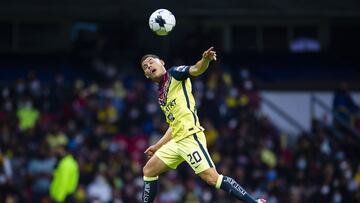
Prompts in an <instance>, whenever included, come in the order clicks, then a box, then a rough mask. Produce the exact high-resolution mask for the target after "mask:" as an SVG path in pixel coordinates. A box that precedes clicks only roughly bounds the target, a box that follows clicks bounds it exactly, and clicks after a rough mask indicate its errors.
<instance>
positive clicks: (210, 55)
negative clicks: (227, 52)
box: [202, 47, 216, 61]
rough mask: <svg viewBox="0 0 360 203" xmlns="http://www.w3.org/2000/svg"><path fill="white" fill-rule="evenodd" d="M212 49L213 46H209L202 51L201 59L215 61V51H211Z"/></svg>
mask: <svg viewBox="0 0 360 203" xmlns="http://www.w3.org/2000/svg"><path fill="white" fill-rule="evenodd" d="M213 50H214V47H210V48H209V49H208V50H206V51H204V53H203V55H202V57H203V59H205V60H208V61H212V60H214V61H216V51H213Z"/></svg>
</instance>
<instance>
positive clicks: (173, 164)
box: [155, 140, 184, 169]
mask: <svg viewBox="0 0 360 203" xmlns="http://www.w3.org/2000/svg"><path fill="white" fill-rule="evenodd" d="M155 156H156V157H157V158H158V159H160V160H161V161H162V162H163V163H164V164H165V165H166V166H167V167H168V168H169V169H176V168H177V166H178V165H179V164H180V163H181V162H183V161H184V159H183V158H182V156H180V154H179V152H178V146H177V143H176V142H175V141H174V140H170V141H169V142H168V143H166V144H165V145H163V146H162V147H160V149H158V150H157V151H156V153H155Z"/></svg>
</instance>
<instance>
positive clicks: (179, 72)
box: [169, 66, 190, 81]
mask: <svg viewBox="0 0 360 203" xmlns="http://www.w3.org/2000/svg"><path fill="white" fill-rule="evenodd" d="M189 70H190V66H174V67H172V68H170V70H169V73H170V75H171V76H173V77H174V78H175V79H176V80H180V81H182V80H186V79H187V78H188V77H190V73H189Z"/></svg>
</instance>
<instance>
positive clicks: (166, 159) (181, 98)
mask: <svg viewBox="0 0 360 203" xmlns="http://www.w3.org/2000/svg"><path fill="white" fill-rule="evenodd" d="M213 60H216V52H215V51H214V50H213V47H210V48H209V49H208V50H206V51H205V52H204V53H203V54H202V58H201V59H200V60H199V61H198V62H197V63H196V64H195V65H193V66H176V67H172V68H170V69H169V70H166V69H165V62H164V61H163V60H161V59H160V58H159V57H158V56H156V55H153V54H147V55H145V56H143V57H142V59H141V67H142V69H143V71H144V74H145V77H146V78H148V79H150V80H152V81H154V82H156V83H157V84H158V85H159V89H158V94H159V95H158V102H159V105H160V108H161V109H162V111H163V112H164V114H165V117H166V122H167V123H168V124H169V128H168V130H167V131H166V132H165V134H164V135H163V137H162V138H161V139H160V140H159V141H158V142H157V143H156V144H154V145H152V146H150V147H149V148H147V149H146V151H145V154H146V155H147V156H148V158H149V160H148V161H147V163H146V164H145V166H144V168H143V173H144V188H143V194H142V202H143V203H152V202H153V201H154V199H155V196H156V193H157V190H158V184H159V183H158V182H159V181H158V179H159V175H160V174H162V173H164V172H166V171H168V170H172V169H176V167H177V166H178V165H179V164H180V163H181V162H183V161H186V162H187V163H188V164H189V165H190V166H191V168H192V169H193V170H194V172H195V173H196V174H198V175H199V176H200V178H201V179H203V180H204V181H206V182H207V183H208V184H209V185H211V186H213V187H216V188H217V189H222V190H224V191H226V192H227V193H229V194H230V195H232V196H233V197H235V198H236V199H239V200H243V201H244V202H246V203H265V202H266V200H264V199H257V200H255V199H254V198H253V197H252V196H250V195H249V194H248V193H247V192H246V191H245V190H244V189H243V188H242V187H241V186H240V185H239V184H238V183H237V182H236V181H235V180H234V179H232V178H230V177H228V176H224V175H219V174H218V172H217V171H216V168H215V166H214V162H213V161H212V159H211V157H210V156H209V152H208V150H207V147H206V138H205V134H204V132H203V131H204V129H203V128H202V127H201V125H200V122H199V118H198V116H197V115H196V105H195V99H194V96H193V95H192V91H191V81H190V78H189V77H190V76H192V77H196V76H199V75H201V74H202V73H204V72H205V71H206V69H207V68H208V67H209V63H210V62H211V61H213Z"/></svg>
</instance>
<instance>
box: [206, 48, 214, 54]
mask: <svg viewBox="0 0 360 203" xmlns="http://www.w3.org/2000/svg"><path fill="white" fill-rule="evenodd" d="M213 49H214V47H210V48H209V49H208V50H206V51H205V52H206V53H209V52H210V51H212V50H213Z"/></svg>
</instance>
